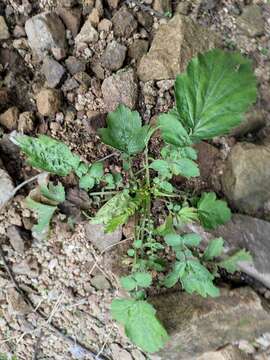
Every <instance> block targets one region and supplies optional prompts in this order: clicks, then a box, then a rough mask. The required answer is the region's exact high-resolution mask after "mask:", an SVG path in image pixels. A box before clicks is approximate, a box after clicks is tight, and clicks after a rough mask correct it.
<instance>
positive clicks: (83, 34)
mask: <svg viewBox="0 0 270 360" xmlns="http://www.w3.org/2000/svg"><path fill="white" fill-rule="evenodd" d="M97 41H98V32H97V30H96V29H95V28H94V27H93V25H92V24H91V21H90V20H89V18H88V19H87V20H86V22H85V23H84V25H83V27H82V28H81V31H80V32H79V34H78V35H77V36H76V38H75V42H76V43H87V44H89V43H92V44H93V43H96V42H97Z"/></svg>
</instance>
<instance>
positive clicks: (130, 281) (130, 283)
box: [120, 275, 137, 291]
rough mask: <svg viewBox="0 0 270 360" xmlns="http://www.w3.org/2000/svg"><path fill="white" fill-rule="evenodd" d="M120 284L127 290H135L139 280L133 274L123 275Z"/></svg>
mask: <svg viewBox="0 0 270 360" xmlns="http://www.w3.org/2000/svg"><path fill="white" fill-rule="evenodd" d="M120 284H121V286H122V287H123V288H124V289H125V290H127V291H131V290H134V289H135V288H136V286H137V282H136V280H135V279H134V278H133V276H132V275H129V276H122V277H121V278H120Z"/></svg>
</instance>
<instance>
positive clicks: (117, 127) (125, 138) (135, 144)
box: [99, 105, 151, 155]
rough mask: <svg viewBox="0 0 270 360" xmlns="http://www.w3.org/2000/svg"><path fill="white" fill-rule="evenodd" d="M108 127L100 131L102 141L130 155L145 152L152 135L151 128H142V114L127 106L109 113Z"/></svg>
mask: <svg viewBox="0 0 270 360" xmlns="http://www.w3.org/2000/svg"><path fill="white" fill-rule="evenodd" d="M107 125H108V127H107V128H103V129H100V130H99V134H100V136H101V139H102V141H103V142H104V143H105V144H107V145H110V146H112V147H114V148H115V149H118V150H120V151H122V152H124V153H126V154H128V155H134V154H137V153H139V152H141V151H143V149H144V148H145V146H146V144H147V142H148V140H149V136H150V134H151V132H150V126H148V125H145V126H142V121H141V117H140V114H139V113H138V112H137V111H131V110H130V109H129V108H127V107H126V106H125V105H119V106H118V107H117V109H116V110H115V111H114V112H111V113H109V115H108V117H107Z"/></svg>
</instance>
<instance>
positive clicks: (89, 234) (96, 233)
mask: <svg viewBox="0 0 270 360" xmlns="http://www.w3.org/2000/svg"><path fill="white" fill-rule="evenodd" d="M85 234H86V238H87V240H88V241H90V242H91V243H92V244H93V245H94V246H95V247H96V248H97V249H98V250H99V251H101V252H102V251H103V250H105V249H106V248H107V247H109V246H111V245H114V244H116V243H118V242H119V241H120V240H121V238H122V229H121V228H119V229H117V230H115V231H114V232H112V233H105V229H104V226H103V225H100V224H90V223H87V224H86V225H85Z"/></svg>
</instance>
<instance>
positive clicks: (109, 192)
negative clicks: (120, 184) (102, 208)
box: [89, 191, 118, 196]
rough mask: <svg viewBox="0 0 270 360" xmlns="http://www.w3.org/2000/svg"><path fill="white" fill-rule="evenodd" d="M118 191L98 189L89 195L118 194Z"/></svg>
mask: <svg viewBox="0 0 270 360" xmlns="http://www.w3.org/2000/svg"><path fill="white" fill-rule="evenodd" d="M117 193H118V191H98V192H92V193H90V194H89V195H90V196H98V195H100V196H105V195H113V194H117Z"/></svg>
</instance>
